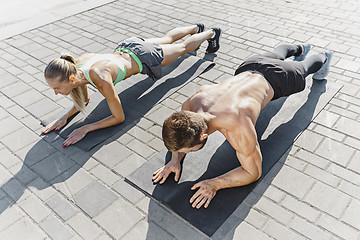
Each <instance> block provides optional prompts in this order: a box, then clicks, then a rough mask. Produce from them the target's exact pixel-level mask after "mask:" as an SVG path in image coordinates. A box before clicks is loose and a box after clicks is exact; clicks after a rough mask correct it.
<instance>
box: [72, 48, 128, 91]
mask: <svg viewBox="0 0 360 240" xmlns="http://www.w3.org/2000/svg"><path fill="white" fill-rule="evenodd" d="M102 60H107V61H111V62H113V63H115V64H116V65H117V67H118V76H117V78H116V79H115V81H114V83H113V84H114V86H115V85H116V84H117V83H118V82H120V81H121V80H123V79H124V78H125V75H126V67H125V65H124V63H123V62H122V61H120V60H119V59H118V58H117V57H116V56H115V55H113V54H96V55H94V56H93V57H91V58H90V59H88V60H86V61H85V62H83V63H80V64H79V65H77V67H78V68H79V69H80V70H81V71H82V72H83V73H84V75H85V77H86V79H87V80H88V81H89V83H90V84H91V85H93V86H94V87H95V88H96V85H95V83H94V82H93V81H92V80H91V78H90V75H89V69H90V68H91V66H92V65H94V64H95V63H96V62H98V61H102Z"/></svg>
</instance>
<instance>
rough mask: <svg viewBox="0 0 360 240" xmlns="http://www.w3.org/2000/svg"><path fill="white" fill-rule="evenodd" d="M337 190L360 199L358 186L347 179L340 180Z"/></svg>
mask: <svg viewBox="0 0 360 240" xmlns="http://www.w3.org/2000/svg"><path fill="white" fill-rule="evenodd" d="M339 190H341V191H343V192H345V193H347V194H349V195H350V196H352V197H354V198H356V199H360V191H359V190H360V186H359V185H355V184H353V183H351V182H348V181H342V182H341V183H340V185H339Z"/></svg>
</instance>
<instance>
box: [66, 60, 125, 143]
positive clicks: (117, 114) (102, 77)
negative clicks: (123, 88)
mask: <svg viewBox="0 0 360 240" xmlns="http://www.w3.org/2000/svg"><path fill="white" fill-rule="evenodd" d="M89 75H90V77H91V79H92V80H93V82H94V83H95V84H96V86H97V88H98V90H99V91H100V93H101V94H102V95H103V96H104V97H105V99H106V101H107V103H108V106H109V108H110V111H111V116H109V117H106V118H104V119H102V120H100V121H97V122H94V123H91V124H87V125H84V126H82V127H80V128H78V129H75V130H74V131H73V132H72V133H70V134H69V136H68V138H67V139H66V140H65V141H64V143H63V146H64V147H66V146H68V145H71V144H74V143H76V142H78V141H80V140H81V139H82V138H83V137H84V136H85V135H86V134H87V133H88V132H91V131H95V130H97V129H101V128H106V127H110V126H114V125H117V124H119V123H122V122H123V121H124V120H125V115H124V111H123V109H122V105H121V102H120V99H119V96H118V95H117V93H116V91H115V88H114V85H113V81H112V77H111V73H110V71H109V70H107V69H104V68H102V69H100V70H99V69H98V68H94V67H92V68H91V69H90V71H89Z"/></svg>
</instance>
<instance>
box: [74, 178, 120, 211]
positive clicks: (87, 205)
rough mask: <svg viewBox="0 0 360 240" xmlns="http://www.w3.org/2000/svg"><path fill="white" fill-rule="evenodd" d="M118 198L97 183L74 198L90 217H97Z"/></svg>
mask: <svg viewBox="0 0 360 240" xmlns="http://www.w3.org/2000/svg"><path fill="white" fill-rule="evenodd" d="M117 198H118V197H117V196H116V195H115V194H114V193H113V192H112V191H111V190H109V189H108V188H106V187H105V186H104V185H102V184H100V183H99V182H95V183H93V184H92V185H90V186H89V187H87V188H86V189H84V190H82V191H80V192H79V193H78V194H76V195H75V196H74V200H75V203H76V205H78V206H79V207H80V208H81V209H82V210H83V211H84V212H86V213H87V214H88V215H89V216H90V217H95V216H97V215H98V214H99V213H101V211H103V210H104V209H105V208H107V207H108V206H109V205H111V203H112V202H114V201H115V200H116V199H117Z"/></svg>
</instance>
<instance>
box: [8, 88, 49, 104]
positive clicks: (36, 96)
mask: <svg viewBox="0 0 360 240" xmlns="http://www.w3.org/2000/svg"><path fill="white" fill-rule="evenodd" d="M43 97H44V96H43V95H42V94H41V93H39V92H38V91H36V90H34V89H31V90H29V91H26V92H24V93H21V94H19V95H17V96H16V97H13V98H12V100H13V101H15V102H16V103H17V104H19V105H20V106H21V107H27V106H29V105H31V104H33V103H35V102H37V101H39V100H41V99H43Z"/></svg>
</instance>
